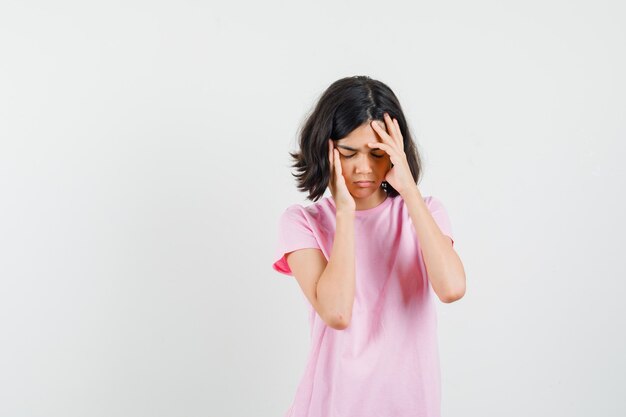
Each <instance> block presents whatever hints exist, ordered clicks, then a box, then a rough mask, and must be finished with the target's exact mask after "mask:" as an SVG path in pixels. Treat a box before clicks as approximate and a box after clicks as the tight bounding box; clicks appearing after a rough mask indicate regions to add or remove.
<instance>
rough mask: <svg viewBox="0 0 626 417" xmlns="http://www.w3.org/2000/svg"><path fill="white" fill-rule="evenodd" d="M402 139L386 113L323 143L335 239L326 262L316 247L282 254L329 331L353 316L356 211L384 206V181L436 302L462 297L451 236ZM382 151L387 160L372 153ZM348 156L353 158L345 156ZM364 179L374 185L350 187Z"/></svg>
mask: <svg viewBox="0 0 626 417" xmlns="http://www.w3.org/2000/svg"><path fill="white" fill-rule="evenodd" d="M403 141H404V139H403V138H402V135H401V133H400V128H399V126H398V123H397V121H396V120H392V119H391V118H390V117H389V116H388V115H385V121H384V126H383V125H382V124H381V122H380V121H372V122H369V123H367V124H364V125H362V126H360V127H359V128H357V129H355V130H354V131H353V132H351V133H350V134H349V135H348V136H346V137H345V138H342V139H339V140H337V141H336V144H335V143H333V141H332V140H330V139H329V141H328V158H329V161H330V165H331V180H330V181H329V188H330V190H331V193H332V195H333V199H334V200H335V204H336V208H337V211H336V229H335V240H334V243H333V247H332V250H331V252H330V256H329V259H328V262H327V261H326V259H325V257H324V255H323V254H322V252H321V251H320V250H319V249H311V248H307V249H299V250H296V251H294V252H291V253H289V254H287V262H288V264H289V267H290V268H291V270H292V271H293V274H294V276H295V277H296V279H297V280H298V284H299V285H300V287H301V288H302V290H303V292H304V294H305V295H306V297H307V298H308V300H309V301H310V302H311V305H312V306H313V307H314V308H315V310H316V311H317V313H318V314H319V316H320V317H321V318H322V319H323V320H324V321H325V322H326V323H327V324H328V325H329V326H330V327H332V328H333V329H336V330H343V329H345V328H347V327H348V325H349V323H350V321H351V318H352V307H353V304H354V294H355V251H354V246H355V245H354V221H355V211H356V210H365V209H368V208H372V207H376V206H377V205H378V204H380V203H382V202H383V200H384V199H385V198H386V195H385V191H384V190H383V189H382V188H381V187H380V184H381V183H382V181H383V179H384V180H385V181H387V182H388V183H389V184H391V186H393V187H394V189H396V190H397V191H398V192H399V193H400V195H401V197H402V199H403V200H404V202H405V204H406V206H407V208H408V211H409V214H410V217H411V221H412V223H413V225H414V227H415V230H416V234H417V238H418V239H419V242H420V248H421V251H422V258H423V260H424V263H425V265H426V270H427V273H428V278H429V281H430V283H431V286H432V288H433V290H434V292H435V293H436V294H437V296H438V297H439V299H440V300H441V301H443V302H445V303H450V302H453V301H456V300H458V299H459V298H461V297H462V296H463V295H464V293H465V272H464V270H463V264H462V263H461V260H460V259H459V256H458V255H457V254H456V252H455V250H454V249H453V247H452V241H451V240H450V238H448V237H447V236H445V235H444V234H443V233H441V230H440V229H439V226H437V223H436V222H435V220H434V219H433V217H432V215H431V214H430V210H429V209H428V207H427V206H426V203H425V202H424V200H423V198H422V196H421V194H420V192H419V189H418V188H417V186H416V184H415V182H414V180H413V177H412V175H411V171H410V169H409V164H408V162H407V160H406V155H405V154H404V142H403ZM335 145H337V146H335ZM340 145H343V146H350V147H352V148H355V149H357V150H356V151H351V150H348V149H345V147H343V148H342V147H341V146H340ZM364 146H365V147H364ZM383 152H384V153H385V154H386V157H383V158H375V157H374V156H373V155H372V153H374V154H377V155H382V154H383ZM350 155H354V156H353V157H351V158H348V156H350ZM365 178H367V179H372V180H374V182H375V184H374V186H372V187H367V188H359V187H358V186H357V185H356V184H354V182H355V181H356V180H359V179H365Z"/></svg>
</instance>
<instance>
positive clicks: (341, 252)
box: [286, 211, 355, 330]
mask: <svg viewBox="0 0 626 417" xmlns="http://www.w3.org/2000/svg"><path fill="white" fill-rule="evenodd" d="M354 216H355V215H354V211H352V212H350V211H346V212H342V211H339V212H337V217H336V219H337V226H336V230H335V239H334V241H333V248H332V250H331V254H330V258H329V260H328V263H327V262H326V259H325V258H324V256H323V254H322V252H321V251H320V250H319V249H300V250H297V251H294V252H291V253H289V254H287V258H286V259H287V263H288V264H289V268H290V269H291V271H292V272H293V275H294V277H295V278H296V279H297V280H298V284H300V287H301V288H302V291H304V294H305V296H306V297H307V299H308V300H309V302H310V303H311V305H312V306H313V308H314V309H315V311H317V314H318V315H319V316H320V318H321V319H322V320H324V322H325V323H326V324H328V325H329V326H330V327H332V328H334V329H336V330H343V329H345V328H346V327H348V325H349V324H350V319H351V317H352V306H353V303H354V291H355V265H354Z"/></svg>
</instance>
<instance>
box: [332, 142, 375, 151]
mask: <svg viewBox="0 0 626 417" xmlns="http://www.w3.org/2000/svg"><path fill="white" fill-rule="evenodd" d="M335 146H336V147H338V148H342V149H347V150H349V151H354V152H358V151H359V150H358V149H356V148H353V147H351V146H346V145H340V144H338V143H336V144H335ZM363 149H370V150H372V151H381V150H382V149H380V148H370V147H368V146H367V145H365V146H364V147H363Z"/></svg>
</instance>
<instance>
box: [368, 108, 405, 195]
mask: <svg viewBox="0 0 626 417" xmlns="http://www.w3.org/2000/svg"><path fill="white" fill-rule="evenodd" d="M384 119H385V125H386V126H387V131H386V132H385V130H384V129H383V128H382V127H381V126H380V125H379V124H378V122H377V121H376V120H373V121H372V122H370V125H371V126H372V129H374V131H375V132H376V133H378V136H380V138H381V139H382V140H383V141H382V143H381V142H370V143H368V144H367V146H369V147H370V148H380V149H382V150H383V151H385V152H386V153H387V155H389V157H390V158H391V163H392V168H391V169H390V170H389V171H387V175H385V181H387V182H388V183H389V184H390V185H391V186H392V187H393V188H394V189H395V190H396V191H397V192H398V193H400V194H403V193H404V192H405V191H408V190H410V189H412V188H414V187H415V186H416V185H415V181H414V180H413V175H412V174H411V169H410V168H409V163H408V162H407V159H406V154H405V153H404V138H403V137H402V133H400V125H399V124H398V120H397V119H393V120H392V119H391V116H389V114H387V113H386V112H385V116H384ZM387 132H390V133H387Z"/></svg>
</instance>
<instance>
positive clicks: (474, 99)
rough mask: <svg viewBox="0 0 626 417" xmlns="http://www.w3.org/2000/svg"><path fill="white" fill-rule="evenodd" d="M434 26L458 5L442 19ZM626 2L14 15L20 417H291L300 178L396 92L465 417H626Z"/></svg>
mask: <svg viewBox="0 0 626 417" xmlns="http://www.w3.org/2000/svg"><path fill="white" fill-rule="evenodd" d="M435 3H436V4H435ZM625 21H626V13H625V6H624V5H623V2H620V1H612V2H607V1H590V0H589V1H576V2H574V1H554V0H550V1H546V0H542V1H525V2H502V1H472V2H466V1H456V2H410V3H409V2H406V3H398V2H364V1H351V2H330V1H323V2H306V3H305V2H293V1H291V2H288V1H265V2H252V1H249V2H246V3H235V2H233V3H228V4H226V2H224V3H220V4H218V3H211V2H202V1H195V2H189V1H187V2H183V1H171V2H162V1H161V2H155V1H149V2H148V1H145V2H128V1H123V2H100V3H99V4H97V3H95V2H80V1H76V2H67V1H54V2H44V1H39V2H28V1H19V2H18V1H15V2H13V1H2V3H1V6H0V415H1V416H3V417H4V416H7V417H9V416H10V417H21V416H42V417H44V416H45V417H53V416H54V417H56V416H59V417H72V416H76V417H78V416H80V417H84V416H90V417H96V416H132V417H136V416H150V417H160V416H216V417H218V416H219V417H230V416H233V417H235V416H236V417H238V416H241V417H244V416H246V417H247V416H257V417H265V416H267V417H282V416H283V414H284V413H285V411H286V410H287V408H288V406H289V404H290V402H291V400H292V398H293V396H294V394H295V389H296V386H297V383H298V381H299V378H300V377H301V375H302V372H303V371H304V361H305V359H306V356H307V354H308V343H309V333H308V332H309V329H308V322H307V309H306V305H305V304H304V303H305V299H304V297H303V295H302V294H301V293H300V289H299V287H298V285H297V283H296V281H295V280H294V279H293V278H290V277H286V276H284V275H280V274H278V273H277V272H275V271H274V270H272V268H271V263H272V262H273V261H274V259H273V256H274V244H275V240H276V231H277V220H278V217H279V215H280V214H281V213H282V211H283V210H284V209H285V208H286V207H287V206H288V205H290V204H293V203H305V204H308V203H309V202H307V201H306V200H305V195H304V194H301V193H298V192H297V190H296V188H295V182H294V179H293V178H292V176H291V174H290V167H289V163H290V162H289V158H288V153H287V152H288V151H289V150H293V149H295V145H296V131H297V129H298V127H299V126H300V124H301V122H302V121H303V120H304V117H305V115H306V113H307V112H308V111H310V110H311V107H312V106H313V105H314V103H315V100H316V99H317V98H318V97H319V95H320V94H321V93H322V91H323V90H324V89H325V88H326V87H327V86H328V85H329V84H330V83H332V82H333V81H335V80H336V79H339V78H342V77H344V76H348V75H360V74H365V75H369V76H371V77H373V78H376V79H379V80H381V81H383V82H385V83H386V84H388V85H389V86H390V87H391V88H392V89H393V90H394V92H395V93H396V95H397V96H398V98H399V99H400V102H401V103H402V105H403V108H404V111H405V114H406V116H407V118H408V121H409V124H410V127H411V129H412V131H413V133H414V134H415V137H416V140H417V142H418V146H419V149H420V151H421V152H422V154H423V156H424V162H425V164H424V169H425V171H424V174H425V175H424V180H423V181H422V182H421V183H420V185H419V187H420V190H421V192H422V194H423V195H424V196H427V195H435V196H437V197H438V198H440V199H441V200H442V202H443V203H444V205H445V207H446V208H447V210H448V213H449V215H450V219H451V222H452V226H453V230H454V233H455V238H456V239H455V247H456V249H457V251H458V253H459V255H460V256H461V259H462V260H463V262H464V265H465V269H466V274H467V293H466V295H465V297H464V298H463V299H461V300H460V301H457V302H455V303H452V304H439V305H438V312H439V337H440V352H441V367H442V378H443V385H442V393H443V398H442V410H443V415H444V416H445V417H453V416H464V417H470V416H472V417H474V416H476V417H484V416H501V415H507V416H508V417H517V416H519V417H522V416H524V417H526V416H568V417H574V416H581V417H582V416H585V417H587V416H603V417H609V416H615V417H617V416H623V415H626V400H625V398H624V395H623V394H624V386H626V363H625V359H624V356H625V355H624V354H625V353H626V342H625V338H624V329H625V328H626V319H625V317H626V314H625V311H624V310H625V308H624V301H623V296H624V293H625V291H626V284H625V282H626V263H625V262H624V255H623V252H624V247H625V243H626V242H625V236H626V234H625V232H626V222H625V220H624V213H625V212H626V199H625V197H624V189H625V184H626V181H625V179H626V172H625V169H624V164H623V161H624V157H625V156H626V152H625V150H626V146H625V145H624V140H625V139H626V122H625V114H626V101H625V99H624V97H625V96H626V81H625V80H626V77H624V74H626V57H625V51H626V25H625V24H624V22H625Z"/></svg>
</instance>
